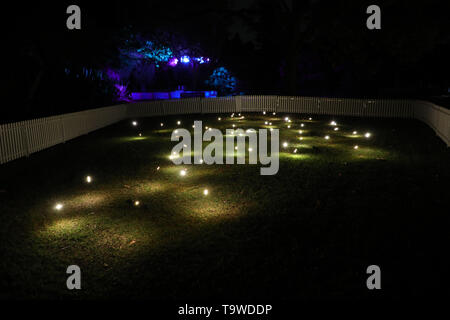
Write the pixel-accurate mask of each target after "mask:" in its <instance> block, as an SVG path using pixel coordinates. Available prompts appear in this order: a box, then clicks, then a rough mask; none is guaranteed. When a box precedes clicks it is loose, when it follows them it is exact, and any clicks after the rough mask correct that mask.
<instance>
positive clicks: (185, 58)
mask: <svg viewBox="0 0 450 320" xmlns="http://www.w3.org/2000/svg"><path fill="white" fill-rule="evenodd" d="M180 61H181V62H182V63H189V62H190V61H191V58H189V57H188V56H182V57H181V58H180Z"/></svg>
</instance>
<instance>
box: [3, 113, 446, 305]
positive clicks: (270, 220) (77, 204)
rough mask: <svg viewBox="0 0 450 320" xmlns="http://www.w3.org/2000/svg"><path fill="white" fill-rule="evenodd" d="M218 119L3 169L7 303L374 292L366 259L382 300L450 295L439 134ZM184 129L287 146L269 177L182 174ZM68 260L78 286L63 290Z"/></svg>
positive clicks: (244, 168) (61, 148)
mask: <svg viewBox="0 0 450 320" xmlns="http://www.w3.org/2000/svg"><path fill="white" fill-rule="evenodd" d="M220 116H221V117H222V121H220V122H219V121H218V120H217V116H212V115H211V116H205V115H195V116H182V117H181V116H177V117H165V118H146V119H138V121H139V126H138V127H137V128H135V127H132V126H131V125H130V121H124V122H121V123H118V124H116V125H113V126H110V127H108V128H105V129H102V130H99V131H97V132H94V133H91V134H89V135H87V136H83V137H80V138H78V139H75V140H73V141H70V142H67V143H65V144H62V145H58V146H55V147H53V148H51V149H49V150H45V151H43V152H40V153H38V154H34V155H32V156H31V157H30V158H26V159H19V160H16V161H14V162H11V163H8V164H5V165H2V166H1V167H0V252H1V260H0V274H1V278H0V285H1V286H0V287H1V291H0V292H1V295H0V298H3V299H5V298H14V299H24V298H25V299H33V298H39V299H107V298H129V299H145V298H151V299H175V298H176V299H183V298H184V299H187V298H189V299H195V298H218V297H227V298H277V299H290V298H319V297H321V298H350V297H369V296H372V295H374V293H373V292H369V291H368V290H367V289H366V286H365V282H366V278H367V275H366V273H365V271H366V268H367V266H369V265H371V264H377V265H380V267H381V269H382V286H383V290H382V293H381V296H386V297H404V296H417V295H424V294H430V293H437V292H439V291H443V290H447V289H446V288H445V287H444V285H443V283H442V282H441V279H442V278H444V277H446V273H445V272H447V270H448V267H449V263H448V262H447V260H448V259H447V257H446V254H447V252H448V251H449V250H448V249H449V248H448V227H449V224H448V210H449V209H448V208H450V192H449V181H450V167H449V164H450V150H449V149H448V148H447V147H446V146H445V145H444V144H443V143H442V141H440V140H439V139H438V138H437V137H436V136H435V135H434V133H433V132H432V130H431V129H429V128H428V127H426V126H425V125H424V124H422V123H420V122H417V121H409V120H408V121H406V120H386V119H385V120H373V119H356V118H344V117H330V116H326V117H325V116H323V117H320V116H312V117H313V120H312V121H309V120H306V119H308V117H309V115H289V116H290V118H291V119H292V123H291V124H290V125H291V129H287V124H286V122H284V121H283V120H282V119H283V117H284V115H276V116H266V117H263V116H262V115H255V114H245V116H246V119H245V120H239V119H237V118H233V119H231V118H230V117H229V115H220ZM177 120H181V121H182V125H181V126H180V127H185V128H189V129H192V128H191V126H192V124H193V121H194V120H204V123H203V126H209V127H213V128H219V129H225V128H231V124H232V123H235V124H236V125H237V127H242V128H243V129H247V128H254V129H258V128H262V127H270V126H266V125H264V121H271V122H272V125H273V126H272V127H277V128H279V129H281V131H280V135H281V136H280V142H284V141H287V142H289V147H288V148H286V149H284V148H282V147H281V150H280V151H281V153H280V169H279V172H278V174H277V175H274V176H261V175H260V174H259V168H260V167H261V165H259V164H258V165H212V166H208V165H183V167H185V168H187V169H188V174H187V176H185V177H181V176H180V175H179V171H180V167H178V166H175V165H173V164H172V163H171V161H170V160H169V158H168V156H169V155H170V152H171V148H172V146H173V145H175V142H171V141H170V134H171V131H172V130H173V129H174V128H175V127H176V121H177ZM331 120H336V121H337V122H338V127H339V129H340V130H339V131H337V132H335V131H333V127H332V126H330V125H329V123H330V121H331ZM160 122H164V124H165V125H164V127H163V128H161V127H160ZM300 123H304V124H305V126H304V127H303V128H302V127H300ZM299 130H303V134H302V136H303V137H304V139H303V140H302V141H300V140H299V139H298V137H299V136H300V135H299V134H298V131H299ZM354 130H356V131H358V135H356V136H355V135H353V134H352V132H353V131H354ZM367 131H369V132H371V133H372V137H371V138H370V139H366V138H365V137H363V136H362V134H363V133H365V132H367ZM138 133H142V137H139V136H138ZM325 135H330V137H331V138H330V140H325V139H324V138H323V137H324V136H325ZM354 145H358V146H359V149H357V150H355V149H353V146H354ZM294 148H297V149H298V153H297V154H294V153H293V150H294ZM158 166H159V167H160V170H156V168H157V167H158ZM88 174H89V175H91V176H92V177H93V179H94V181H93V183H91V184H87V183H86V182H85V181H84V178H85V176H86V175H88ZM205 188H207V189H208V190H209V192H210V194H209V195H208V196H206V197H205V196H204V195H203V193H202V192H203V190H204V189H205ZM136 200H139V201H140V205H139V206H134V201H136ZM58 202H60V203H63V204H64V207H63V209H62V210H61V211H57V210H55V209H54V206H55V204H56V203H58ZM71 264H76V265H79V266H80V267H81V270H82V290H80V291H76V290H73V291H69V290H67V289H66V285H65V282H66V277H67V275H66V273H65V271H66V268H67V266H68V265H71Z"/></svg>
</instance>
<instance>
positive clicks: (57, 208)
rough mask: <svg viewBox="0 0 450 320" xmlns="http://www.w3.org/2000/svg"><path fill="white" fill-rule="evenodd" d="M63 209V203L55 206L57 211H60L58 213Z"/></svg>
mask: <svg viewBox="0 0 450 320" xmlns="http://www.w3.org/2000/svg"><path fill="white" fill-rule="evenodd" d="M62 208H63V205H62V203H57V204H56V206H55V209H56V210H58V211H60V210H61V209H62Z"/></svg>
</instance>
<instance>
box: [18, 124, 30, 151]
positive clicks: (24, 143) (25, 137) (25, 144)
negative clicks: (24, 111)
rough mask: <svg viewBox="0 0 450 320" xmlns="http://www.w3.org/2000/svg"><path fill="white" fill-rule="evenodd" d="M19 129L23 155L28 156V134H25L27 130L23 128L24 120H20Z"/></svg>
mask: <svg viewBox="0 0 450 320" xmlns="http://www.w3.org/2000/svg"><path fill="white" fill-rule="evenodd" d="M20 131H21V133H22V144H23V145H24V147H25V155H26V156H27V157H29V156H30V147H29V145H28V136H27V131H26V129H25V122H22V124H21V126H20Z"/></svg>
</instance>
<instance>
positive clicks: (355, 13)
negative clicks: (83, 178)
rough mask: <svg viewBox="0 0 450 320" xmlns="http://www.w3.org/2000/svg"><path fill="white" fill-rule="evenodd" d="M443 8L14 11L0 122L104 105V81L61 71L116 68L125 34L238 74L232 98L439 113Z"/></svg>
mask: <svg viewBox="0 0 450 320" xmlns="http://www.w3.org/2000/svg"><path fill="white" fill-rule="evenodd" d="M446 2H447V1H421V2H414V1H377V2H376V3H373V2H372V1H370V2H369V1H321V0H315V1H314V0H309V1H290V0H270V1H269V0H240V1H238V0H235V1H225V0H215V1H206V0H201V1H139V2H132V1H107V2H106V1H104V2H103V1H96V2H95V3H93V1H75V2H68V1H62V2H60V3H51V4H49V3H45V4H44V3H24V2H17V3H15V4H13V6H12V7H9V8H8V9H7V10H4V11H3V17H2V22H3V23H4V26H3V28H2V29H3V34H4V36H5V37H4V38H3V46H2V47H3V51H4V53H6V55H5V56H4V58H3V61H4V63H5V69H6V72H4V73H3V76H4V77H5V78H6V79H5V80H6V81H5V82H6V85H4V86H3V89H4V90H5V92H4V93H3V97H4V99H3V100H4V103H2V107H1V109H0V121H2V122H7V121H17V120H21V119H27V118H34V117H39V116H47V115H51V114H61V113H66V112H71V111H77V110H83V109H87V108H94V107H99V106H105V105H111V104H114V103H115V102H114V101H113V100H112V99H111V97H110V96H109V95H108V94H104V93H103V91H101V90H99V87H101V86H102V84H99V83H91V82H85V83H83V82H80V81H78V82H76V83H73V82H70V81H69V80H67V77H66V75H65V74H64V72H63V71H64V68H65V66H67V65H68V64H69V65H70V66H72V67H73V68H82V67H86V68H93V69H98V68H105V67H107V66H115V65H118V64H120V61H118V58H117V56H118V55H117V53H118V46H119V45H120V41H122V40H123V39H124V38H126V37H127V35H128V34H129V33H130V32H141V33H147V32H169V33H175V34H177V35H179V36H181V37H182V38H183V41H187V42H189V43H192V44H195V45H198V46H200V47H201V48H202V50H204V52H206V53H208V56H211V57H213V58H214V61H215V63H216V65H221V66H225V67H226V68H227V69H228V70H230V72H232V73H233V74H234V75H235V76H236V78H237V79H238V89H239V93H241V94H242V93H243V94H283V95H310V96H339V97H394V98H403V97H407V98H421V99H429V100H433V101H435V102H437V103H439V104H441V105H446V103H447V102H446V99H445V95H448V88H449V87H450V81H449V79H448V76H447V75H448V74H449V71H450V70H449V63H448V58H449V56H450V54H449V53H450V50H449V42H450V36H449V33H448V31H449V23H448V22H449V19H448V10H446ZM70 4H77V5H79V6H80V8H81V15H82V18H81V19H82V22H81V24H82V29H81V30H68V29H67V28H66V19H67V17H68V15H67V14H66V8H67V6H68V5H70ZM370 4H377V5H379V6H380V8H381V26H382V29H381V30H368V29H367V28H366V19H367V17H368V16H369V15H368V14H366V8H367V6H368V5H370ZM164 86H166V87H167V88H166V89H167V90H172V89H173V88H172V85H170V86H169V85H168V84H165V83H164V82H162V84H161V85H160V86H159V87H158V88H157V89H164V88H163V87H164ZM155 89H156V88H155ZM187 89H203V90H204V89H208V88H206V87H202V84H200V85H198V86H196V87H195V88H189V86H188V88H187Z"/></svg>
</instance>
